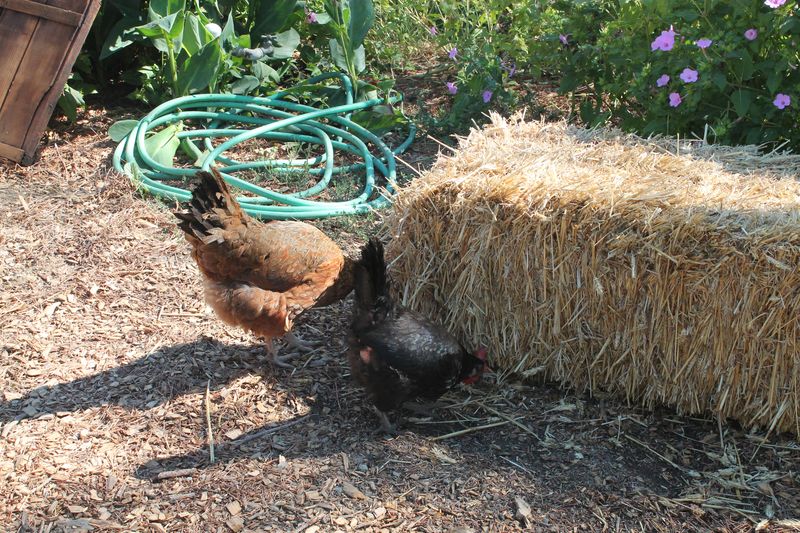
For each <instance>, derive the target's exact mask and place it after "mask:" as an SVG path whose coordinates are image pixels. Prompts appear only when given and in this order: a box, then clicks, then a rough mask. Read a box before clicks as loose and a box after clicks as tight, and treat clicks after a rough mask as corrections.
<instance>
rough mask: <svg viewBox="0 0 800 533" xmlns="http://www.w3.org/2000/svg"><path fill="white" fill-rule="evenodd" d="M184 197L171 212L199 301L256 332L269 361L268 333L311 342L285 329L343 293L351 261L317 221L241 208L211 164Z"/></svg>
mask: <svg viewBox="0 0 800 533" xmlns="http://www.w3.org/2000/svg"><path fill="white" fill-rule="evenodd" d="M197 178H198V182H197V183H196V185H195V186H194V187H193V190H192V199H191V201H190V202H189V203H188V204H186V205H185V206H184V207H185V209H186V210H185V211H181V212H176V213H175V216H177V217H178V219H180V221H181V222H180V223H179V224H178V226H179V227H180V228H181V229H182V230H183V231H184V233H185V234H186V240H187V241H189V243H191V245H192V248H193V250H192V256H193V257H194V260H195V261H196V262H197V266H198V267H199V269H200V272H201V273H202V276H203V282H204V286H205V297H206V301H207V302H208V303H209V305H211V307H212V308H213V309H214V311H215V312H216V314H217V315H218V316H219V318H221V319H222V320H223V321H224V322H226V323H228V324H231V325H233V326H239V327H242V328H244V329H246V330H249V331H251V332H253V333H254V334H255V335H257V336H259V337H262V338H263V339H264V340H265V343H266V349H267V353H268V355H269V357H270V359H271V361H272V362H273V363H274V364H275V365H277V366H282V367H288V368H292V366H291V365H290V364H289V363H287V362H286V360H287V359H288V358H289V357H291V356H292V355H296V354H290V355H289V356H285V357H278V355H277V349H276V347H275V344H274V342H273V339H275V338H278V337H283V338H284V339H285V340H286V341H287V342H288V343H289V344H290V345H292V346H293V347H295V348H298V349H304V350H307V349H310V348H311V347H312V346H313V345H311V344H309V343H306V342H304V341H301V340H300V339H298V338H297V337H295V336H294V335H293V334H292V326H293V325H294V323H295V320H296V319H297V318H298V316H299V315H300V314H301V313H303V312H304V311H305V310H307V309H309V308H311V307H322V306H325V305H329V304H331V303H333V302H335V301H337V300H341V299H342V298H344V297H346V296H347V295H348V294H349V293H350V291H351V289H352V286H353V277H352V274H353V261H351V260H350V259H349V258H347V257H345V256H344V254H343V253H342V250H341V249H340V248H339V247H338V246H337V245H336V243H334V242H333V241H332V240H331V239H330V238H328V237H327V236H326V235H325V234H324V233H322V232H321V231H320V230H319V229H317V228H315V227H314V226H312V225H310V224H306V223H303V222H291V221H277V220H275V221H270V222H261V221H259V220H256V219H254V218H252V217H250V216H248V215H247V214H246V213H245V212H244V211H243V210H242V208H241V207H240V206H239V204H238V203H237V202H236V200H235V199H234V197H233V196H232V195H231V192H230V189H229V188H228V185H227V184H226V183H225V181H224V180H223V178H222V176H221V175H220V173H219V172H217V170H216V169H213V168H212V171H211V173H208V172H199V173H198V175H197Z"/></svg>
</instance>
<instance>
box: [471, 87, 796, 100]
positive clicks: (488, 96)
mask: <svg viewBox="0 0 800 533" xmlns="http://www.w3.org/2000/svg"><path fill="white" fill-rule="evenodd" d="M787 98H788V96H787ZM491 99H492V91H490V90H489V89H486V90H485V91H483V103H484V104H488V103H489V100H491Z"/></svg>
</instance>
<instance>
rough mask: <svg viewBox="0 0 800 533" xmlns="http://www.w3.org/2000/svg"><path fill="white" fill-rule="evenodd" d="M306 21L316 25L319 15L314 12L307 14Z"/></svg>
mask: <svg viewBox="0 0 800 533" xmlns="http://www.w3.org/2000/svg"><path fill="white" fill-rule="evenodd" d="M306 21H308V23H309V24H316V23H317V14H316V13H314V12H313V11H308V12H306Z"/></svg>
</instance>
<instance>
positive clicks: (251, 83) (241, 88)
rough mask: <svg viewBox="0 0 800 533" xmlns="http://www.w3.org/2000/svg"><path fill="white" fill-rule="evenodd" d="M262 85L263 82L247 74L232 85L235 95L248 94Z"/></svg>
mask: <svg viewBox="0 0 800 533" xmlns="http://www.w3.org/2000/svg"><path fill="white" fill-rule="evenodd" d="M260 85H261V81H260V80H259V79H258V78H256V77H255V76H251V75H250V74H247V75H245V76H242V77H241V79H238V80H236V81H235V82H233V84H232V85H231V92H232V93H233V94H248V93H251V92H252V91H254V90H255V89H257V88H258V87H259V86H260Z"/></svg>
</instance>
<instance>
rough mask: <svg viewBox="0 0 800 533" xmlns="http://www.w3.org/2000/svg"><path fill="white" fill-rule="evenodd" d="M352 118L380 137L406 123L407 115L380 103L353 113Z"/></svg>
mask: <svg viewBox="0 0 800 533" xmlns="http://www.w3.org/2000/svg"><path fill="white" fill-rule="evenodd" d="M351 119H352V120H353V122H355V123H356V124H358V125H360V126H363V127H365V128H367V129H368V130H369V131H371V132H372V133H374V134H375V135H377V136H378V137H380V136H382V135H384V134H386V133H388V132H389V131H391V130H393V129H394V128H396V127H397V126H399V125H401V124H405V123H406V119H405V117H403V115H402V114H401V113H400V112H399V111H398V112H395V110H394V109H393V108H392V106H389V105H378V106H375V107H372V108H370V109H365V110H363V111H358V112H356V113H353V115H352V117H351Z"/></svg>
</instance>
